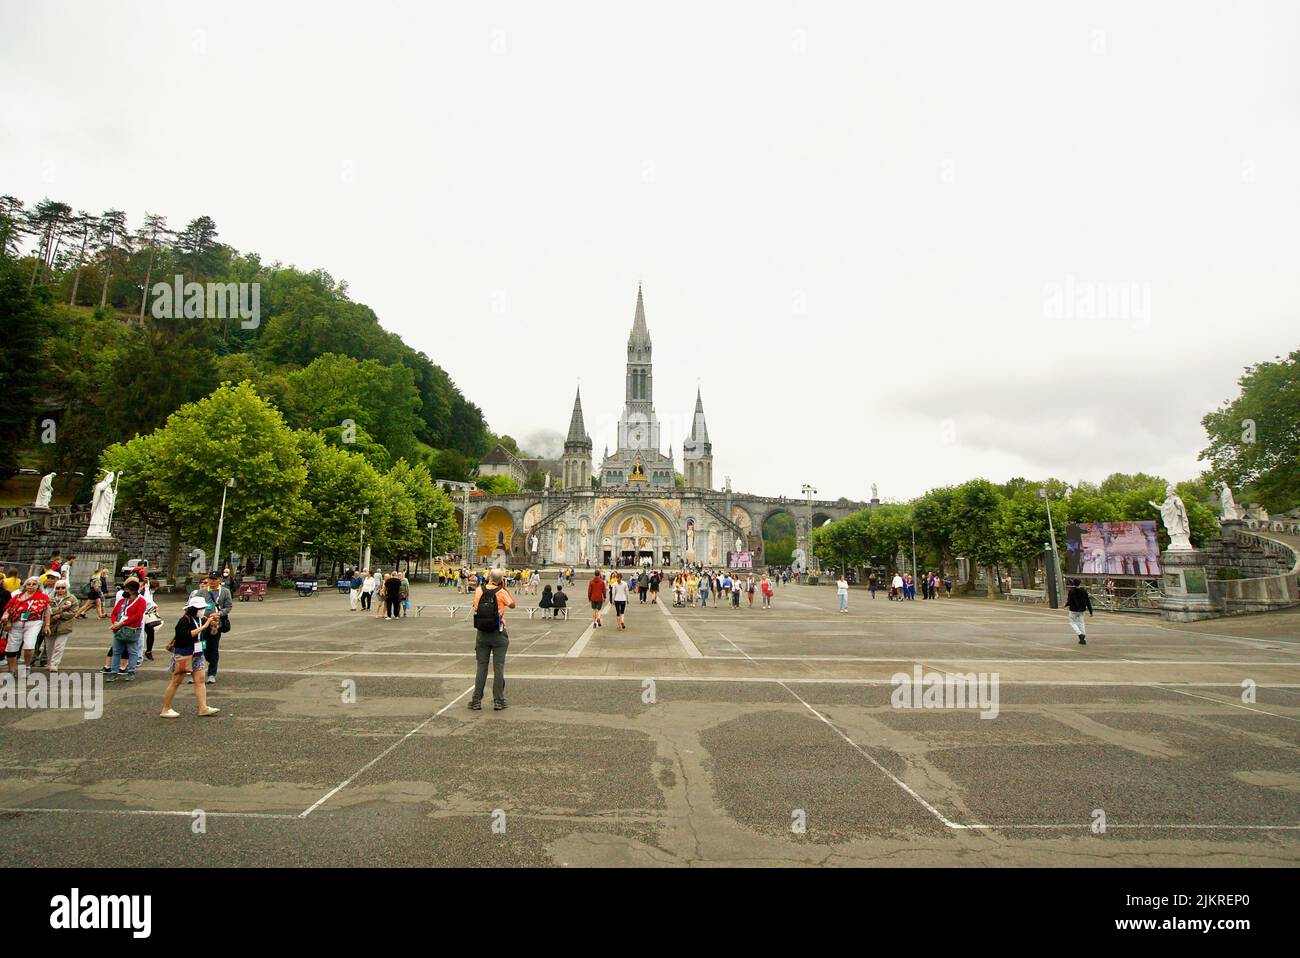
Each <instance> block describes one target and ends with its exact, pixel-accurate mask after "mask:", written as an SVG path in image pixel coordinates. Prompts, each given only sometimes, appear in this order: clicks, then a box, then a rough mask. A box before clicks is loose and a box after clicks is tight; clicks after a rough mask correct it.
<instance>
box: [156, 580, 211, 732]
mask: <svg viewBox="0 0 1300 958" xmlns="http://www.w3.org/2000/svg"><path fill="white" fill-rule="evenodd" d="M207 608H208V601H207V599H205V598H204V597H203V596H202V595H199V594H195V595H192V596H190V600H189V601H188V602H187V603H186V604H185V610H184V612H183V613H182V614H181V616H180V617H179V618H178V619H177V620H176V634H175V635H174V636H173V638H172V640H171V641H170V642H168V643H167V651H169V652H170V653H171V655H172V659H171V664H170V666H169V669H170V671H171V676H172V677H171V681H170V682H168V683H167V690H166V691H165V692H163V707H162V711H161V712H159V713H158V715H159V717H160V718H165V719H174V718H180V717H181V713H180V712H177V711H176V710H175V709H174V708H172V701H173V700H174V699H175V698H176V690H177V689H179V688H180V687H181V683H182V682H184V681H185V676H187V675H193V677H194V699H195V701H197V702H198V704H199V718H206V717H207V716H209V715H216V714H217V713H218V712H220V711H221V709H218V708H213V707H212V706H210V705H208V689H207V682H206V681H205V673H206V669H207V665H206V663H205V662H204V660H203V643H204V637H205V636H206V635H207V634H208V632H209V630H210V629H211V628H212V627H213V626H216V627H218V628H219V627H220V619H221V616H220V615H219V614H218V613H217V612H210V613H209V612H207Z"/></svg>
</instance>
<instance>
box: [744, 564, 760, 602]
mask: <svg viewBox="0 0 1300 958" xmlns="http://www.w3.org/2000/svg"><path fill="white" fill-rule="evenodd" d="M757 589H758V586H757V584H756V583H755V581H754V574H753V573H752V572H751V573H750V574H749V575H748V576H746V577H745V592H746V594H747V595H748V596H749V607H750V608H751V609H752V608H753V607H754V593H755V592H756V591H757Z"/></svg>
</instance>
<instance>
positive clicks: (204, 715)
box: [199, 705, 221, 718]
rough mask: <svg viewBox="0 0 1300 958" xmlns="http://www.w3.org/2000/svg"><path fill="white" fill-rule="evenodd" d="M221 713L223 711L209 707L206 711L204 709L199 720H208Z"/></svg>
mask: <svg viewBox="0 0 1300 958" xmlns="http://www.w3.org/2000/svg"><path fill="white" fill-rule="evenodd" d="M220 711H221V709H217V708H213V707H212V706H211V705H209V706H208V707H207V708H206V709H204V710H203V711H202V712H200V713H199V718H207V717H208V716H209V715H216V714H217V713H218V712H220Z"/></svg>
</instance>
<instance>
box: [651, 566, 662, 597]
mask: <svg viewBox="0 0 1300 958" xmlns="http://www.w3.org/2000/svg"><path fill="white" fill-rule="evenodd" d="M662 581H663V576H661V575H660V574H659V570H658V569H655V571H654V572H651V573H650V604H651V605H658V604H659V583H660V582H662Z"/></svg>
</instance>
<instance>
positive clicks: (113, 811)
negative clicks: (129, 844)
mask: <svg viewBox="0 0 1300 958" xmlns="http://www.w3.org/2000/svg"><path fill="white" fill-rule="evenodd" d="M195 811H196V810H190V811H187V812H182V811H158V810H155V809H152V808H29V807H26V806H22V805H19V806H16V807H14V808H0V814H6V813H9V812H44V813H46V814H50V813H54V814H66V815H157V816H162V817H167V818H193V817H194V812H195ZM203 814H204V815H205V816H206V817H208V818H287V819H294V818H298V817H300V816H298V815H297V814H295V813H294V812H209V811H206V810H205V811H204V812H203Z"/></svg>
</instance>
